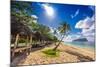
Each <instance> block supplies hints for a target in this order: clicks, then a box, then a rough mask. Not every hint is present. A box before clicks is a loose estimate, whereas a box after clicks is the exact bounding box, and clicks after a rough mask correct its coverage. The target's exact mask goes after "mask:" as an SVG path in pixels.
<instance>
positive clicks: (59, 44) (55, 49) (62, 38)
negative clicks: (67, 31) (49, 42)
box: [53, 35, 64, 51]
mask: <svg viewBox="0 0 100 67" xmlns="http://www.w3.org/2000/svg"><path fill="white" fill-rule="evenodd" d="M63 38H64V35H63V37H62V39H61V40H60V41H59V43H58V45H56V47H54V48H53V50H54V51H55V50H56V49H57V48H58V47H59V45H60V43H61V42H62V40H63Z"/></svg>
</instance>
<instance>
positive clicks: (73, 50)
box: [11, 43, 95, 65]
mask: <svg viewBox="0 0 100 67" xmlns="http://www.w3.org/2000/svg"><path fill="white" fill-rule="evenodd" d="M54 47H55V45H54V43H53V44H51V45H49V46H45V47H44V48H41V47H40V48H33V49H32V51H31V53H30V54H29V55H28V56H25V55H21V56H19V57H16V58H15V59H14V60H13V62H12V63H11V64H12V65H41V64H57V63H58V64H59V63H76V62H88V61H95V51H94V50H91V49H88V48H79V47H76V46H71V45H64V43H61V44H60V46H59V47H58V50H60V53H59V56H58V57H47V56H46V55H45V54H43V52H42V51H43V50H45V49H53V48H54ZM35 49H37V50H35Z"/></svg>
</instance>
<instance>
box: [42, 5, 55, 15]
mask: <svg viewBox="0 0 100 67" xmlns="http://www.w3.org/2000/svg"><path fill="white" fill-rule="evenodd" d="M42 6H43V7H44V9H45V11H46V13H47V14H48V15H49V16H53V15H54V9H53V8H52V7H51V6H50V5H48V4H42Z"/></svg>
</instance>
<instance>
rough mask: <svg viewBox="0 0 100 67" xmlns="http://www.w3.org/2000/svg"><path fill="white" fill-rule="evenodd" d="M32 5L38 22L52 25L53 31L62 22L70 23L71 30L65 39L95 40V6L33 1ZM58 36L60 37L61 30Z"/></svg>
mask: <svg viewBox="0 0 100 67" xmlns="http://www.w3.org/2000/svg"><path fill="white" fill-rule="evenodd" d="M32 7H33V10H34V13H33V14H35V15H36V16H37V17H38V19H37V20H38V23H40V24H43V25H46V26H48V27H50V28H51V32H53V30H54V29H57V27H58V26H59V24H60V23H62V22H67V23H68V24H70V26H71V31H70V33H69V35H66V36H65V38H64V39H63V41H72V40H75V39H79V38H86V39H87V40H88V41H94V40H95V6H92V5H75V4H57V3H40V2H33V3H32ZM57 36H58V37H59V38H60V34H59V31H58V34H57Z"/></svg>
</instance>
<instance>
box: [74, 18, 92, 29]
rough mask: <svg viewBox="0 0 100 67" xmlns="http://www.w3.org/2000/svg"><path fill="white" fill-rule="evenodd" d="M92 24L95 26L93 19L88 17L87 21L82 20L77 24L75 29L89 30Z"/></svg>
mask: <svg viewBox="0 0 100 67" xmlns="http://www.w3.org/2000/svg"><path fill="white" fill-rule="evenodd" d="M92 24H93V19H92V18H90V17H86V18H85V19H83V20H80V21H79V22H77V24H76V25H75V28H78V29H87V28H89V27H90V26H91V25H92Z"/></svg>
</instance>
